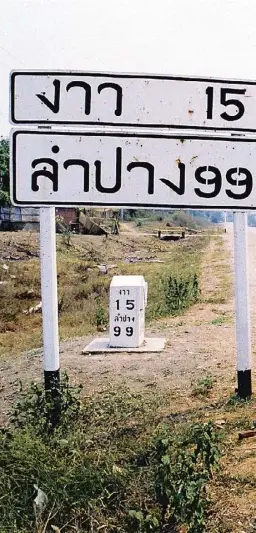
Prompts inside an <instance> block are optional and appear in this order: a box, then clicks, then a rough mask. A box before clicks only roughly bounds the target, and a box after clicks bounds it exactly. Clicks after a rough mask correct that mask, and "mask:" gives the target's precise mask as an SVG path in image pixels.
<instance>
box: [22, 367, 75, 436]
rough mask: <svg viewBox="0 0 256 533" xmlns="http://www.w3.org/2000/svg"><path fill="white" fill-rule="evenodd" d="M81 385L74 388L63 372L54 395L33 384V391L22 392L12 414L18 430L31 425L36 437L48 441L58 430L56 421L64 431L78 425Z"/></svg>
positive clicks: (31, 389)
mask: <svg viewBox="0 0 256 533" xmlns="http://www.w3.org/2000/svg"><path fill="white" fill-rule="evenodd" d="M81 389H82V386H81V385H80V386H79V387H72V386H71V385H70V384H69V378H68V375H67V374H66V373H65V372H64V373H63V374H62V376H61V381H60V384H59V385H56V388H55V390H54V393H53V394H51V392H50V391H45V389H44V388H43V386H42V385H39V384H36V383H33V384H32V385H31V386H30V389H29V390H28V391H26V392H25V393H21V397H20V398H19V399H18V401H17V403H16V406H15V408H14V410H13V413H12V415H11V421H12V423H13V424H14V425H15V426H16V427H25V426H31V427H33V430H34V431H35V432H36V434H38V435H40V436H41V437H42V438H48V435H49V433H51V432H52V431H53V429H55V428H54V427H53V420H55V421H56V420H57V424H56V425H58V426H61V429H65V428H66V427H68V426H70V425H72V424H74V423H75V421H76V419H77V416H78V413H79V410H80V400H79V394H80V392H81Z"/></svg>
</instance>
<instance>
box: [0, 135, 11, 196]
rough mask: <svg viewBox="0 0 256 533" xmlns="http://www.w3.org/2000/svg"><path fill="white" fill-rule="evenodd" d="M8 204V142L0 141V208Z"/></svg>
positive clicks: (5, 140) (6, 140)
mask: <svg viewBox="0 0 256 533" xmlns="http://www.w3.org/2000/svg"><path fill="white" fill-rule="evenodd" d="M9 204H10V176H9V141H8V139H4V138H2V139H1V140H0V206H1V205H2V206H4V205H9Z"/></svg>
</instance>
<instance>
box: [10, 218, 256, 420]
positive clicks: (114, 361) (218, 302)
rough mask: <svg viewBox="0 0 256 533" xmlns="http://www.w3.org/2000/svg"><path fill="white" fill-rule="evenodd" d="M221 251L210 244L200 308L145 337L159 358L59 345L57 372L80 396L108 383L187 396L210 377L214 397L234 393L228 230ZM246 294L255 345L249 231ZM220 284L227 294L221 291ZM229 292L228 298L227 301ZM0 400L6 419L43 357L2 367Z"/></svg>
mask: <svg viewBox="0 0 256 533" xmlns="http://www.w3.org/2000/svg"><path fill="white" fill-rule="evenodd" d="M223 239H224V246H223V247H222V249H219V248H218V242H219V237H218V239H217V238H216V239H214V238H212V240H211V244H210V246H209V248H208V250H207V253H206V254H205V258H204V265H203V279H202V285H203V286H202V289H203V290H202V294H203V299H202V301H201V302H200V303H198V304H197V305H195V306H193V307H192V308H191V309H190V310H188V311H187V312H186V313H185V314H184V315H183V316H182V317H176V318H168V319H166V318H165V319H162V320H159V321H158V322H156V323H155V324H154V327H151V328H150V329H149V330H148V331H147V335H148V336H163V337H165V338H166V339H167V343H166V347H165V350H164V351H163V352H162V353H161V354H147V353H145V354H128V353H120V354H107V355H102V354H101V355H82V353H81V352H82V349H83V348H84V347H85V345H86V344H87V342H88V341H90V340H91V337H89V338H88V337H87V338H79V339H73V340H70V341H67V342H63V343H62V344H61V352H60V353H61V367H62V369H66V370H67V371H68V373H69V375H70V376H71V377H72V379H73V380H74V381H75V382H77V383H80V382H81V383H83V385H84V390H85V391H88V390H92V389H97V388H99V387H101V386H104V385H107V384H108V383H109V382H110V383H113V382H125V383H126V384H128V385H130V386H131V387H132V388H134V389H144V388H158V387H160V388H161V389H164V388H167V389H169V390H171V391H173V392H174V391H176V392H178V391H180V393H182V395H185V396H186V395H187V394H188V393H189V391H191V387H193V386H194V384H195V383H196V381H197V380H198V379H199V378H200V377H203V376H206V375H209V374H210V375H211V376H212V377H213V378H215V379H216V392H217V391H218V389H221V390H222V391H223V392H224V391H225V390H226V391H230V393H231V392H232V391H234V387H235V380H236V361H235V328H234V298H233V289H232V287H231V289H230V279H232V275H233V265H232V261H233V250H232V248H233V235H232V225H230V226H229V227H228V231H227V234H226V235H224V236H223ZM249 257H250V288H251V296H252V298H251V301H252V339H253V347H255V343H256V306H255V300H256V228H255V229H254V228H249ZM223 284H224V285H225V287H226V288H224V289H223V288H222V286H223ZM225 291H229V293H230V297H228V298H226V294H227V292H225ZM0 377H1V386H0V395H1V396H0V397H1V398H2V400H4V402H3V405H4V415H6V413H7V411H8V409H9V406H10V403H12V401H13V397H14V396H15V391H16V390H17V388H18V387H19V382H20V381H22V383H24V384H26V383H27V382H30V381H31V380H35V381H37V380H41V378H42V351H41V350H35V351H31V352H28V353H27V354H24V355H22V356H20V357H17V358H15V359H8V360H4V359H2V360H1V361H0Z"/></svg>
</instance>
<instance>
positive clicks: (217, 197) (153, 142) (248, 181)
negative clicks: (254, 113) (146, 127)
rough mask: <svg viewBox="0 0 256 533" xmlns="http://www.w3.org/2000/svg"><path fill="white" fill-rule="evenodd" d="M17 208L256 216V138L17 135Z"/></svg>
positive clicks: (14, 160)
mask: <svg viewBox="0 0 256 533" xmlns="http://www.w3.org/2000/svg"><path fill="white" fill-rule="evenodd" d="M11 148H12V156H11V160H12V166H13V168H12V172H11V175H12V179H13V184H12V201H13V203H14V204H16V205H38V206H44V205H63V206H68V205H84V206H85V205H98V206H100V205H106V206H108V205H110V206H124V207H125V206H130V207H137V206H141V207H167V208H170V207H179V208H190V209H193V208H198V209H224V210H227V209H230V210H233V211H235V210H238V209H241V210H247V209H256V137H255V138H254V139H249V138H247V137H244V138H235V137H228V138H225V137H224V136H223V137H216V136H214V137H212V136H209V135H208V136H206V135H179V136H178V135H175V134H172V135H171V134H169V135H164V134H161V135H158V134H157V133H155V134H146V133H145V134H140V135H139V134H136V133H122V132H120V133H119V132H118V133H93V132H85V131H83V132H74V131H73V132H65V131H63V130H62V131H39V130H35V131H33V130H32V131H14V132H13V134H12V143H11Z"/></svg>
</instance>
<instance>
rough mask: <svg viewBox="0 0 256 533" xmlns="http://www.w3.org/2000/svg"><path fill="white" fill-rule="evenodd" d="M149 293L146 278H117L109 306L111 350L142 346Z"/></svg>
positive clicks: (112, 285)
mask: <svg viewBox="0 0 256 533" xmlns="http://www.w3.org/2000/svg"><path fill="white" fill-rule="evenodd" d="M147 292H148V287H147V283H146V281H145V279H144V277H143V276H114V277H113V279H112V282H111V285H110V302H109V346H110V348H137V347H139V346H141V345H142V343H143V341H144V335H145V310H146V305H147Z"/></svg>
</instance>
